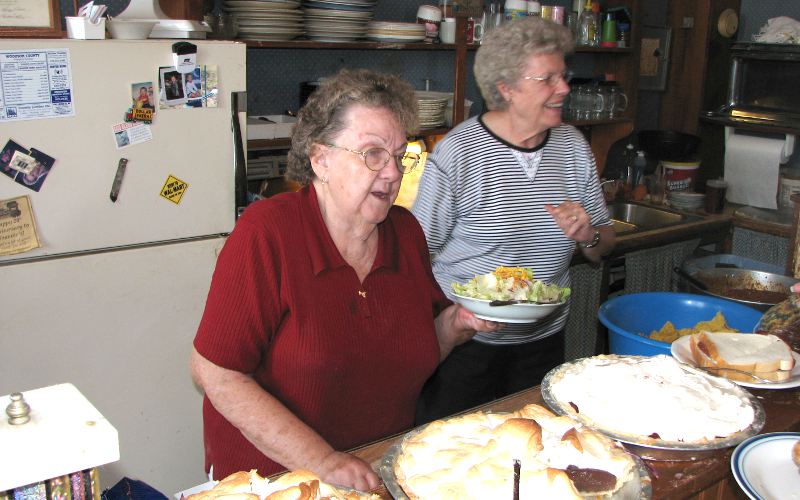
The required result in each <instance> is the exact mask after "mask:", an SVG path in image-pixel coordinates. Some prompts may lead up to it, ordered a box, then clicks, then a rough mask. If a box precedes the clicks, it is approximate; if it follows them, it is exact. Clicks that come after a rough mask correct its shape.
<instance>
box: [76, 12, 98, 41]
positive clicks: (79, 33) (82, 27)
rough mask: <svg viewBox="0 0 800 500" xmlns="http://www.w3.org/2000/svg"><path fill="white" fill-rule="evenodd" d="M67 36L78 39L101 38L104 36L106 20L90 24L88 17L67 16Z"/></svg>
mask: <svg viewBox="0 0 800 500" xmlns="http://www.w3.org/2000/svg"><path fill="white" fill-rule="evenodd" d="M67 37H69V38H77V39H80V40H102V39H104V38H105V37H106V20H105V18H100V20H99V21H98V22H97V24H92V22H91V21H90V20H89V18H88V17H71V16H67Z"/></svg>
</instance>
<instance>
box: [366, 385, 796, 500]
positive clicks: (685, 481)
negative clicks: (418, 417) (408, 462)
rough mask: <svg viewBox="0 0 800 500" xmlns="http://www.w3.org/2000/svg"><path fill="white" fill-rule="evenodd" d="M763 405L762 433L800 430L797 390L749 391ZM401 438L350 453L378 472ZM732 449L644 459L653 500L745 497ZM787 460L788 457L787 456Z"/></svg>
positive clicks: (526, 396)
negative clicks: (684, 458)
mask: <svg viewBox="0 0 800 500" xmlns="http://www.w3.org/2000/svg"><path fill="white" fill-rule="evenodd" d="M748 390H750V391H751V392H752V394H753V395H755V396H756V398H758V400H759V401H760V402H761V404H762V405H763V406H764V411H765V412H766V415H767V419H766V424H765V425H764V429H763V430H762V433H767V432H777V431H792V432H797V431H800V389H798V388H795V389H781V390H756V389H748ZM531 403H537V404H541V405H543V406H547V405H546V404H545V403H544V402H543V400H542V395H541V392H540V390H539V387H534V388H532V389H527V390H524V391H521V392H518V393H516V394H512V395H511V396H507V397H505V398H502V399H498V400H496V401H493V402H491V403H488V404H485V405H482V406H479V407H477V408H475V409H474V410H470V411H475V410H485V411H495V412H503V411H513V410H516V409H519V408H521V407H523V406H525V405H526V404H531ZM400 439H402V435H396V436H391V437H389V438H387V439H384V440H381V441H377V442H375V443H371V444H368V445H365V446H361V447H359V448H356V449H355V450H352V453H353V454H354V455H356V456H358V457H361V458H362V459H364V460H366V461H367V462H369V463H371V464H373V468H375V469H376V470H377V464H378V463H379V462H380V460H381V458H382V457H383V455H384V454H385V453H386V451H387V450H388V449H389V448H390V447H391V446H392V445H394V444H395V443H397V442H399V441H400ZM732 453H733V448H729V449H727V450H719V451H718V452H716V453H715V454H714V455H712V456H710V457H708V458H704V459H702V460H695V461H688V462H666V461H651V460H646V461H645V463H646V464H647V465H648V466H649V467H650V469H651V473H650V476H651V478H652V480H653V498H654V499H660V498H697V499H702V500H705V499H711V498H714V499H717V498H745V495H744V494H743V493H742V492H741V490H740V489H739V486H738V485H737V484H736V481H735V480H734V479H733V475H732V473H731V466H730V458H731V454H732ZM787 459H789V457H787ZM376 493H378V494H379V495H381V497H382V498H386V499H391V498H392V497H391V495H389V493H388V492H387V491H386V490H385V489H384V488H380V489H379V490H377V491H376Z"/></svg>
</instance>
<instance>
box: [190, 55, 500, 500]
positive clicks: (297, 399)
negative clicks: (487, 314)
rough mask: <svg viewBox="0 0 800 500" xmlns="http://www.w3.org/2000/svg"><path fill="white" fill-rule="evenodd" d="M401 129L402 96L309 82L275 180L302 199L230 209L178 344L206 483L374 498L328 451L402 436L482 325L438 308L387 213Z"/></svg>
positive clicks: (402, 141) (396, 214) (286, 197)
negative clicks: (240, 479)
mask: <svg viewBox="0 0 800 500" xmlns="http://www.w3.org/2000/svg"><path fill="white" fill-rule="evenodd" d="M416 128H417V115H416V101H415V97H414V93H413V89H412V88H411V87H410V86H409V85H408V84H407V83H405V82H403V81H402V80H400V79H399V78H397V77H395V76H390V75H383V74H378V73H373V72H370V71H366V70H359V71H347V70H345V71H343V72H341V73H339V74H338V75H336V76H334V77H331V78H328V79H326V80H324V82H323V84H322V85H321V86H320V87H319V88H318V89H317V90H316V91H315V92H314V94H312V96H311V98H310V99H309V101H308V102H307V104H306V105H305V106H304V108H303V109H302V110H301V111H300V113H299V116H298V121H297V124H296V125H295V129H294V135H293V138H292V149H291V151H290V153H289V165H288V171H287V177H288V178H290V179H291V180H294V181H296V182H298V183H299V184H301V185H302V186H303V187H302V188H301V189H300V190H299V191H298V192H296V193H285V194H280V195H277V196H274V197H271V198H268V199H266V200H263V201H260V202H257V203H255V204H253V205H251V206H250V207H248V208H247V210H245V212H244V213H243V215H242V217H241V218H240V219H239V221H238V222H237V224H236V228H235V229H234V231H233V232H232V233H231V235H230V237H229V238H228V241H227V242H226V245H225V247H224V249H223V251H222V252H221V254H220V256H219V260H218V262H217V267H216V270H215V272H214V276H213V279H212V283H211V290H210V292H209V295H208V300H207V303H206V308H205V312H204V314H203V318H202V321H201V323H200V327H199V329H198V332H197V336H196V338H195V341H194V348H195V350H194V352H193V353H192V360H191V368H192V374H193V377H194V379H195V381H196V382H197V383H198V385H199V386H200V387H201V388H202V389H203V390H204V391H205V400H204V403H203V417H204V437H205V447H206V469H209V468H211V467H213V475H214V476H215V477H217V478H221V477H225V476H226V475H228V474H230V473H232V472H235V471H238V470H250V469H252V468H256V469H258V471H259V472H260V473H261V474H262V475H268V474H272V473H275V472H278V471H280V470H283V469H284V468H289V469H297V468H305V469H309V470H311V471H313V472H315V473H316V474H317V475H318V476H320V477H321V478H322V479H323V480H325V481H328V482H331V483H336V484H340V485H344V486H349V487H354V488H357V489H362V490H368V489H371V488H374V487H376V486H377V485H378V484H379V479H378V476H377V475H376V474H375V472H374V471H373V470H372V469H371V467H370V465H369V464H367V463H365V462H363V461H362V460H360V459H358V458H356V457H354V456H352V455H350V454H348V453H345V452H343V450H347V449H349V448H352V447H354V446H357V445H360V444H363V443H366V442H369V441H372V440H375V439H378V438H381V437H385V436H387V435H390V434H392V433H397V432H401V431H403V430H406V429H408V428H410V427H411V426H412V424H413V420H414V409H415V402H416V399H417V396H418V395H419V393H420V390H421V388H422V386H423V384H424V382H425V380H426V379H427V378H428V377H429V376H430V375H431V374H432V373H433V371H434V370H435V368H436V366H437V365H438V363H439V362H440V361H441V360H442V359H444V358H445V357H446V356H447V354H448V353H449V352H450V350H451V349H452V348H453V347H454V346H455V345H458V344H460V343H462V342H465V341H466V340H468V339H470V338H471V337H472V335H474V333H475V330H476V329H477V330H486V329H488V330H490V331H492V330H495V329H497V328H498V326H499V325H497V324H494V323H492V322H487V321H484V320H480V319H478V318H476V317H475V316H474V315H473V314H472V313H470V312H469V311H467V310H466V309H463V308H461V307H460V306H458V305H456V304H452V303H451V302H450V301H449V300H448V299H447V298H446V297H445V295H444V294H443V293H442V291H441V289H440V288H439V286H438V285H437V283H436V280H435V279H434V278H433V275H432V273H431V267H430V260H429V254H428V248H427V245H426V243H425V237H424V235H423V233H422V229H421V228H420V226H419V224H418V223H417V221H416V219H415V218H414V216H413V215H411V213H410V212H408V211H406V210H405V209H403V208H401V207H398V206H393V202H394V200H395V198H396V197H397V193H398V190H399V188H400V182H401V180H402V177H403V174H404V173H406V172H409V171H411V170H412V169H413V168H414V167H415V166H416V164H417V161H418V158H417V156H416V155H415V154H413V153H407V152H406V141H407V137H408V136H409V135H413V134H414V133H415V132H416Z"/></svg>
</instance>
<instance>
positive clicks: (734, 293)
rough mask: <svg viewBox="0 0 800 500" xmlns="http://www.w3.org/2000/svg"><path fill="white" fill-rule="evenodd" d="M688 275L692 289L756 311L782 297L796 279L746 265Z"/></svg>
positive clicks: (778, 300) (764, 308) (700, 271)
mask: <svg viewBox="0 0 800 500" xmlns="http://www.w3.org/2000/svg"><path fill="white" fill-rule="evenodd" d="M689 276H691V277H692V278H693V280H694V281H692V280H687V283H688V286H689V288H690V289H691V291H692V292H693V293H701V294H705V295H712V296H714V297H720V298H723V299H727V300H732V301H734V302H738V303H740V304H744V305H747V306H750V307H753V308H755V309H758V310H759V311H766V310H767V309H769V308H770V307H772V306H774V305H775V304H777V303H779V302H782V301H784V300H786V297H788V295H789V293H790V291H789V288H790V287H791V286H792V285H794V284H795V283H797V281H798V280H796V279H794V278H791V277H789V276H783V275H780V274H774V273H767V272H763V271H754V270H750V269H725V268H716V269H698V270H696V271H693V272H690V273H689ZM699 284H702V285H704V286H705V289H703V288H702V287H701V286H698V285H699Z"/></svg>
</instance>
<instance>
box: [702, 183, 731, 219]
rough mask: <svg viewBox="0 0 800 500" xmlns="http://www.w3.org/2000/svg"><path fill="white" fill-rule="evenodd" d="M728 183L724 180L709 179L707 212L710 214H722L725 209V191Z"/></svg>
mask: <svg viewBox="0 0 800 500" xmlns="http://www.w3.org/2000/svg"><path fill="white" fill-rule="evenodd" d="M727 189H728V183H727V182H725V181H724V180H722V179H709V180H708V181H706V212H708V213H710V214H719V213H722V210H723V209H724V208H725V191H726V190H727Z"/></svg>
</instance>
